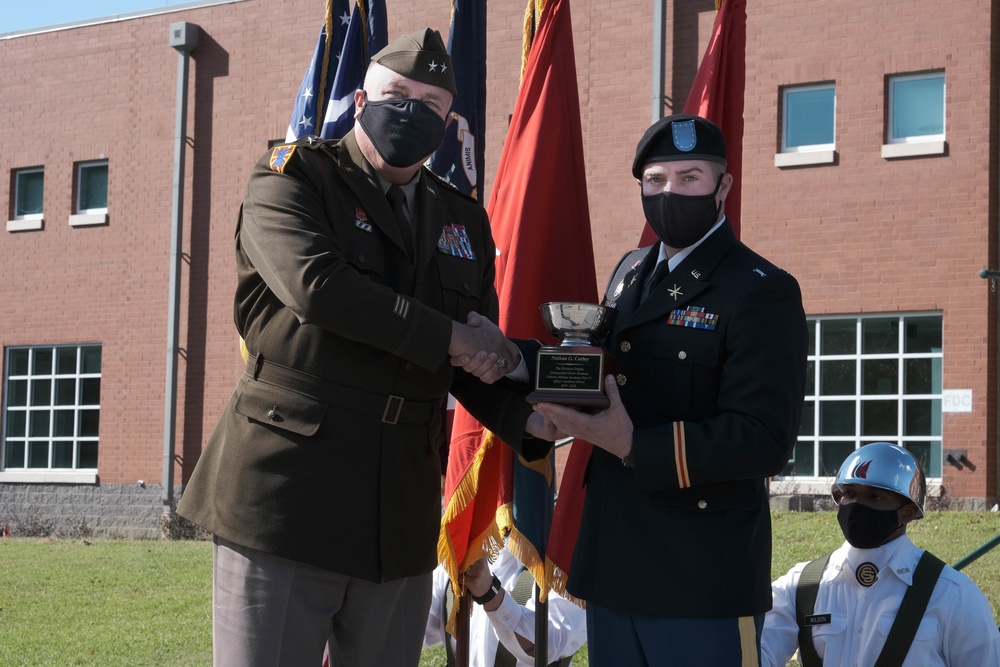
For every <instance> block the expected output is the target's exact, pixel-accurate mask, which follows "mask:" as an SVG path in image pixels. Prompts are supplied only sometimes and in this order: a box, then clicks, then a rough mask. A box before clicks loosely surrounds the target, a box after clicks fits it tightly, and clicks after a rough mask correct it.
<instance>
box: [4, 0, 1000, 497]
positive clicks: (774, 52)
mask: <svg viewBox="0 0 1000 667" xmlns="http://www.w3.org/2000/svg"><path fill="white" fill-rule="evenodd" d="M524 4H526V3H523V2H490V3H489V4H488V11H489V14H488V26H489V29H490V39H489V44H488V49H489V50H488V68H489V77H488V95H489V101H490V108H489V111H488V117H487V136H486V150H487V159H486V174H485V178H484V179H483V185H482V187H483V189H484V192H485V193H486V195H487V197H488V194H489V192H490V190H491V188H492V185H493V173H494V171H495V169H496V164H497V162H498V160H499V156H500V151H501V149H502V145H503V140H504V136H505V133H506V128H507V121H508V117H509V115H510V114H511V112H512V110H513V107H514V101H515V97H516V93H517V86H518V73H519V69H520V49H521V38H520V31H521V25H522V22H523V11H524ZM751 4H752V6H751V8H750V20H749V26H748V40H747V42H748V47H747V91H746V109H745V118H746V138H745V142H744V186H743V197H744V201H743V223H742V226H743V238H744V240H745V241H746V242H747V243H748V244H749V245H750V246H751V247H753V248H754V249H756V250H758V251H759V252H761V253H762V254H764V255H765V256H767V257H769V258H770V259H772V260H773V261H775V262H776V263H777V264H779V265H782V266H784V267H786V268H788V269H789V270H790V271H791V272H792V273H793V274H795V275H796V276H797V277H798V278H799V280H800V282H801V284H802V287H803V292H804V296H805V302H806V310H807V312H808V313H809V314H811V315H824V314H835V313H878V312H898V311H902V312H909V311H939V312H941V313H943V316H944V347H945V362H944V372H945V379H944V386H945V388H960V389H972V391H973V396H974V408H973V412H971V413H949V414H946V415H945V416H944V426H943V428H944V433H943V435H944V439H945V442H946V445H945V446H946V447H960V448H963V449H967V450H968V452H969V459H970V460H971V461H972V462H973V463H974V468H971V467H967V468H965V469H963V470H957V469H955V468H951V467H948V466H946V470H945V473H944V474H945V479H944V486H945V487H946V488H947V490H948V493H949V494H951V495H952V496H959V497H961V496H968V497H975V498H980V499H984V500H989V499H995V498H996V496H997V478H996V471H997V460H996V459H997V444H996V437H997V434H996V403H997V398H998V397H997V392H996V382H997V376H996V364H997V359H996V340H997V335H998V331H997V326H996V318H997V313H996V294H995V293H992V292H991V291H990V289H989V285H988V283H987V281H983V280H980V279H979V278H978V277H977V271H978V270H979V269H980V268H984V267H987V266H993V265H995V263H996V260H997V253H996V245H997V241H998V239H997V237H996V234H995V232H994V231H993V230H995V228H996V225H995V222H994V220H995V218H996V216H997V210H996V204H995V202H996V185H995V182H996V178H997V173H996V167H997V160H996V157H995V154H996V153H997V150H998V142H997V137H996V130H995V128H996V126H997V118H996V108H997V105H996V104H995V103H994V102H993V100H994V98H995V96H996V94H995V93H996V84H995V79H996V73H995V71H996V68H994V67H993V61H994V58H993V54H994V53H995V48H994V41H995V37H994V34H995V32H996V31H995V29H994V27H993V24H994V23H995V20H994V19H993V17H992V15H991V10H992V8H991V4H990V3H988V2H986V0H975V1H974V2H970V3H963V4H961V5H956V6H954V7H950V8H949V11H948V12H947V15H946V16H943V15H942V13H941V11H940V5H939V3H934V2H931V1H930V0H914V1H913V2H910V3H906V5H903V4H901V3H895V2H894V3H888V4H887V3H886V2H884V1H882V2H850V3H848V2H846V0H842V1H840V2H836V1H835V2H830V1H829V0H828V1H826V2H820V1H818V0H794V1H793V0H759V1H756V2H754V3H751ZM388 6H389V13H390V15H391V17H392V18H391V19H390V35H391V36H395V35H398V34H400V33H402V32H405V31H409V30H412V29H415V28H417V27H420V26H423V25H430V26H432V27H435V28H437V29H439V30H441V31H442V33H443V34H445V35H446V34H447V31H448V24H449V11H450V7H449V3H448V2H445V1H444V0H442V1H441V2H439V3H435V4H433V5H432V4H431V3H429V2H421V3H414V2H402V1H401V0H388ZM319 7H321V3H320V4H317V3H316V2H315V1H314V0H284V1H281V2H279V1H278V0H243V1H238V2H233V3H230V4H222V5H215V6H206V7H201V8H194V9H186V10H182V11H165V12H164V13H162V14H155V15H150V16H146V17H143V18H136V19H132V20H128V21H122V22H113V23H105V24H99V25H93V26H88V27H78V28H69V29H63V30H58V31H54V32H47V33H40V34H32V35H24V36H18V37H15V38H13V39H7V40H0V62H2V63H3V66H2V67H0V89H2V90H3V91H4V94H3V95H2V96H0V146H2V148H3V150H2V151H0V173H2V174H3V175H2V177H0V182H4V183H6V182H8V181H7V179H8V176H9V174H10V172H11V170H12V169H16V168H21V167H28V166H36V165H43V166H44V167H45V206H44V210H45V228H44V230H42V231H34V232H20V233H9V232H6V231H0V277H2V278H3V279H2V280H0V345H3V346H5V347H6V346H11V345H26V344H43V343H79V342H92V341H96V342H100V343H101V344H102V346H103V350H104V358H103V368H102V374H103V381H102V408H101V412H102V415H101V417H102V418H101V445H100V484H101V485H122V486H123V488H124V487H130V486H132V485H135V483H136V481H137V480H139V479H143V480H147V481H152V480H156V481H159V480H160V477H161V469H162V456H163V454H162V447H163V412H164V410H163V405H164V396H165V393H164V392H165V384H166V378H165V360H166V340H167V338H166V335H167V331H166V329H167V297H168V293H167V286H168V276H169V273H168V272H169V266H170V257H169V248H170V239H169V233H170V214H171V211H170V205H171V178H172V164H173V134H174V122H175V118H174V105H175V95H176V86H177V60H178V54H177V52H176V51H174V50H173V49H172V48H171V47H170V46H169V43H168V38H169V32H168V29H169V26H170V24H172V23H175V22H179V21H190V22H192V23H195V24H197V25H199V26H200V28H201V43H200V46H199V47H198V49H197V50H195V51H194V54H193V57H192V61H191V77H190V80H191V82H192V86H191V90H190V96H189V102H188V109H189V118H188V128H187V134H188V137H189V142H188V151H187V171H186V177H185V190H184V194H185V200H184V218H183V247H182V249H183V253H184V257H183V264H182V266H183V269H182V283H181V290H182V296H181V303H182V306H181V311H180V329H181V336H180V341H181V347H182V355H181V359H180V361H179V394H178V420H177V423H178V429H177V434H178V444H177V454H178V457H179V461H178V466H177V468H176V477H175V479H176V480H177V482H178V483H181V482H183V481H184V480H185V479H186V478H187V476H188V475H189V474H190V471H191V470H192V469H193V464H194V461H195V460H196V458H197V456H198V454H199V452H200V450H201V446H202V444H203V443H204V441H205V440H206V439H207V437H208V435H209V433H210V431H211V429H212V427H213V426H214V424H215V421H216V419H217V417H218V415H219V414H220V412H221V411H222V408H223V406H224V404H225V402H226V400H227V399H228V395H229V392H230V390H231V388H232V385H233V383H234V381H235V378H236V377H237V375H238V373H239V371H240V367H241V361H240V358H239V354H238V349H237V337H236V333H235V330H234V328H233V325H232V294H233V289H234V287H235V270H234V262H233V253H232V236H233V230H234V223H235V220H236V214H237V211H238V208H239V202H240V199H241V197H242V194H243V190H244V188H245V185H246V178H247V175H248V173H249V170H250V167H251V166H252V164H253V163H254V161H255V160H256V159H257V157H258V156H259V155H260V154H261V153H262V152H263V151H264V150H265V148H266V145H267V141H268V140H269V139H276V138H280V137H283V136H284V134H285V128H286V125H287V123H288V117H289V114H290V105H291V100H292V99H293V96H294V95H295V92H296V90H297V87H298V84H299V81H300V80H301V76H302V72H303V69H304V67H305V66H306V64H307V63H308V61H309V59H310V57H311V54H312V50H313V47H314V44H315V38H316V33H317V30H318V25H319V24H318V20H319V12H320V10H319V9H318V8H319ZM713 19H714V3H713V2H712V0H690V1H685V2H681V1H680V0H672V1H671V2H668V4H667V15H666V23H667V40H666V44H667V46H666V54H665V55H666V63H667V72H666V86H667V100H666V110H667V111H668V112H669V111H670V110H672V109H676V110H680V109H681V108H682V107H683V102H684V98H685V96H686V93H687V90H688V89H689V88H690V85H691V81H692V79H693V77H694V73H695V70H696V68H697V65H698V62H699V61H700V59H701V55H702V53H703V51H704V48H705V45H706V43H707V40H708V36H709V32H710V30H711V26H712V22H713ZM572 20H573V26H574V43H575V47H576V62H577V70H578V73H577V80H578V85H579V92H580V101H581V106H582V125H583V133H584V140H585V146H584V153H585V156H586V160H587V185H588V192H589V202H590V210H591V220H592V229H593V237H594V248H595V253H596V265H597V266H596V268H597V275H598V281H599V283H600V284H599V286H598V287H599V289H602V288H603V281H604V280H605V279H606V277H607V275H608V273H609V272H610V269H611V267H612V266H613V264H614V263H615V261H616V260H617V259H618V257H619V256H620V255H621V254H622V253H623V252H624V251H626V250H628V249H629V248H631V247H633V246H634V245H635V243H636V241H637V240H638V237H639V233H640V231H641V221H642V210H641V206H640V204H639V199H638V196H637V187H636V184H635V182H634V179H632V177H631V175H630V166H631V160H632V156H633V153H634V149H635V143H636V141H637V140H638V138H639V136H640V135H641V134H642V132H643V131H644V130H645V128H646V127H647V126H648V125H649V123H650V116H651V112H650V108H651V98H650V90H651V77H652V74H651V60H652V56H651V37H652V27H651V21H652V7H651V5H649V3H636V2H631V1H628V0H602V1H600V2H598V1H597V0H573V2H572ZM924 69H944V70H945V72H946V85H947V91H948V92H947V121H946V122H947V140H948V153H947V154H946V155H945V156H936V157H927V158H919V159H902V160H884V159H882V158H881V156H880V149H881V145H882V143H883V142H884V137H883V134H884V129H883V128H884V115H885V110H884V100H885V94H884V85H885V84H884V81H885V77H886V76H887V75H890V74H895V73H903V72H909V71H917V70H924ZM817 81H835V82H836V85H837V126H836V133H837V155H838V160H837V163H836V164H834V165H830V166H822V167H807V168H796V169H778V168H776V167H775V166H774V154H775V152H776V151H777V150H778V147H779V141H778V132H779V125H778V99H779V97H778V96H779V92H778V91H779V87H780V86H782V85H786V84H800V83H810V82H817ZM98 158H107V159H109V161H110V169H109V171H110V178H109V201H110V208H109V224H108V225H106V226H99V227H87V228H76V229H74V228H70V227H69V226H68V224H67V219H68V216H69V215H70V213H71V212H72V187H71V182H72V174H73V164H74V163H75V162H76V161H80V160H91V159H98ZM11 208H12V204H11V202H10V188H9V187H6V188H0V211H4V212H6V213H7V214H8V216H9V215H10V213H11ZM0 390H2V388H0ZM2 486H4V485H2V484H0V487H2Z"/></svg>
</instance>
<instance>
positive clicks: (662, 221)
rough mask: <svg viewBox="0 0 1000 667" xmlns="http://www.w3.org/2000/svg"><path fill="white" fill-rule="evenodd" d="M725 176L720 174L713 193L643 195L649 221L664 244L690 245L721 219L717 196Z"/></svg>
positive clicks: (673, 245)
mask: <svg viewBox="0 0 1000 667" xmlns="http://www.w3.org/2000/svg"><path fill="white" fill-rule="evenodd" d="M723 176H724V174H720V175H719V180H718V182H716V184H715V189H714V190H713V191H712V192H711V194H706V195H687V194H680V193H678V192H668V191H666V190H664V191H663V192H658V193H656V194H649V195H645V194H644V195H643V196H642V210H643V213H645V215H646V221H647V222H649V226H650V227H651V228H652V229H653V231H654V232H656V235H657V236H658V237H659V238H660V240H661V241H663V243H664V244H666V245H667V246H669V247H671V248H687V247H688V246H690V245H694V244H695V243H697V242H698V240H699V239H701V237H703V236H704V235H705V234H707V233H708V230H710V229H711V228H712V227H713V226H714V225H715V223H716V222H718V220H719V208H720V204H719V203H718V202H717V201H716V200H715V197H716V195H717V194H718V192H719V188H720V187H721V186H722V178H723Z"/></svg>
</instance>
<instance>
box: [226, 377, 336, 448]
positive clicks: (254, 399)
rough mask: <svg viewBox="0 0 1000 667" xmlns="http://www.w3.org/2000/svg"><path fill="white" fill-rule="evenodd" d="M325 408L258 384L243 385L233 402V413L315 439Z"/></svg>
mask: <svg viewBox="0 0 1000 667" xmlns="http://www.w3.org/2000/svg"><path fill="white" fill-rule="evenodd" d="M327 407H328V406H327V404H326V403H324V402H322V401H319V400H317V399H315V398H312V397H310V396H306V395H305V394H300V393H298V392H295V391H292V390H291V389H285V388H284V387H279V386H278V385H274V384H268V383H266V382H261V381H260V380H251V381H249V382H247V383H246V384H244V385H243V390H242V391H241V392H240V395H239V398H237V399H236V412H237V413H238V414H241V415H243V416H244V417H247V418H249V419H253V420H254V421H258V422H260V423H262V424H267V425H269V426H274V427H276V428H280V429H284V430H286V431H291V432H292V433H298V434H299V435H307V436H310V435H316V432H317V431H318V430H319V426H320V424H322V423H323V417H324V416H325V415H326V409H327Z"/></svg>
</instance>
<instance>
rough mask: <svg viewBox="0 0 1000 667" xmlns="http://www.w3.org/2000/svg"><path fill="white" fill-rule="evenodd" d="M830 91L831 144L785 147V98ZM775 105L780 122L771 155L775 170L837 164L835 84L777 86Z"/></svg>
mask: <svg viewBox="0 0 1000 667" xmlns="http://www.w3.org/2000/svg"><path fill="white" fill-rule="evenodd" d="M827 89H830V90H832V91H833V109H832V112H833V128H832V129H833V141H832V142H830V143H823V144H801V145H798V146H789V145H788V122H789V119H790V117H791V116H790V114H789V105H788V96H789V94H795V93H802V92H809V91H817V90H827ZM778 92H779V99H778V105H779V109H780V114H779V115H780V120H779V126H778V128H777V131H778V152H777V153H775V154H774V166H775V167H778V168H786V167H805V166H809V165H830V164H834V163H836V161H837V152H836V142H837V83H836V81H823V82H817V83H795V84H788V85H784V86H780V87H779V89H778Z"/></svg>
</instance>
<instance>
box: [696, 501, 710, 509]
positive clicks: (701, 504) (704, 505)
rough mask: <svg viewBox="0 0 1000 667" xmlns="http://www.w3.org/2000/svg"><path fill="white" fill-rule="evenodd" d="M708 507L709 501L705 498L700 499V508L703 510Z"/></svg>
mask: <svg viewBox="0 0 1000 667" xmlns="http://www.w3.org/2000/svg"><path fill="white" fill-rule="evenodd" d="M706 507H708V503H707V502H705V501H704V500H699V501H698V509H700V510H703V509H705V508H706Z"/></svg>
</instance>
